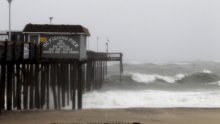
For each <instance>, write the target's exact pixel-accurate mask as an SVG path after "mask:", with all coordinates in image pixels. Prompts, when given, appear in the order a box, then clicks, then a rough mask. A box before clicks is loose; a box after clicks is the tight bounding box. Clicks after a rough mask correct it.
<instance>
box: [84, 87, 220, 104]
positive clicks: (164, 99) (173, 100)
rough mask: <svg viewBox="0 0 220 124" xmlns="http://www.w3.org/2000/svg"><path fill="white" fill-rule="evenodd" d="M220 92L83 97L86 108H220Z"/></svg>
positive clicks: (108, 93) (118, 93) (120, 93)
mask: <svg viewBox="0 0 220 124" xmlns="http://www.w3.org/2000/svg"><path fill="white" fill-rule="evenodd" d="M219 97H220V91H201V92H200V91H198V92H174V91H156V90H144V91H106V92H98V91H94V92H90V93H86V94H84V95H83V106H84V108H129V107H220V100H219Z"/></svg>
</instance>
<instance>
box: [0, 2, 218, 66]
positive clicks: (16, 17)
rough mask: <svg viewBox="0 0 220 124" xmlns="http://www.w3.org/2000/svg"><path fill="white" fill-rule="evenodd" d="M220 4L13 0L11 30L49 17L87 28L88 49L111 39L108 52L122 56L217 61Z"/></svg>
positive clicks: (4, 18) (0, 22) (3, 15)
mask: <svg viewBox="0 0 220 124" xmlns="http://www.w3.org/2000/svg"><path fill="white" fill-rule="evenodd" d="M219 6H220V1H219V0H13V2H12V30H22V29H23V28H24V26H25V25H26V24H28V23H32V24H48V23H49V17H50V16H52V17H54V19H53V24H73V25H74V24H80V25H83V26H84V27H86V28H88V29H89V31H90V33H91V37H89V39H88V47H89V49H90V50H95V51H96V50H97V46H98V51H105V49H106V46H105V43H106V42H107V39H109V41H110V42H109V51H110V52H123V54H124V61H136V62H173V61H175V62H176V61H198V60H201V61H219V60H220V35H219V34H220V7H219ZM7 29H8V3H7V1H6V0H0V30H7ZM97 37H99V40H98V42H97ZM97 43H98V45H97Z"/></svg>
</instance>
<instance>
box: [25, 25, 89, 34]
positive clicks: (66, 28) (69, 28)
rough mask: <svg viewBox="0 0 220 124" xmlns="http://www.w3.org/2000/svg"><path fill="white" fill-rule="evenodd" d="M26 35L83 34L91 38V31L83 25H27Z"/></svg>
mask: <svg viewBox="0 0 220 124" xmlns="http://www.w3.org/2000/svg"><path fill="white" fill-rule="evenodd" d="M23 32H24V33H83V34H85V35H87V36H90V33H89V30H88V29H87V28H85V27H83V26H81V25H48V24H46V25H40V24H27V25H26V26H25V28H24V29H23Z"/></svg>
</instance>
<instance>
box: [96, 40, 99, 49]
mask: <svg viewBox="0 0 220 124" xmlns="http://www.w3.org/2000/svg"><path fill="white" fill-rule="evenodd" d="M96 45H97V46H96V49H97V50H96V51H97V52H99V37H97V44H96Z"/></svg>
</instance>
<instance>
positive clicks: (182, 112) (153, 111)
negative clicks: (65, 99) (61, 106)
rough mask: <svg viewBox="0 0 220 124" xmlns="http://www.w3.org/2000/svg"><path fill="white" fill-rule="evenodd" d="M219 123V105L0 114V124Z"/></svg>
mask: <svg viewBox="0 0 220 124" xmlns="http://www.w3.org/2000/svg"><path fill="white" fill-rule="evenodd" d="M106 122H108V123H111V124H115V123H116V122H120V123H121V124H125V123H126V124H133V123H134V122H136V123H141V124H219V122H220V109H214V108H213V109H210V108H209V109H208V108H207V109H205V108H164V109H161V108H160V109H158V108H130V109H90V110H79V111H13V112H6V111H4V112H3V114H2V115H1V116H0V124H88V123H101V124H103V123H106Z"/></svg>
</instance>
